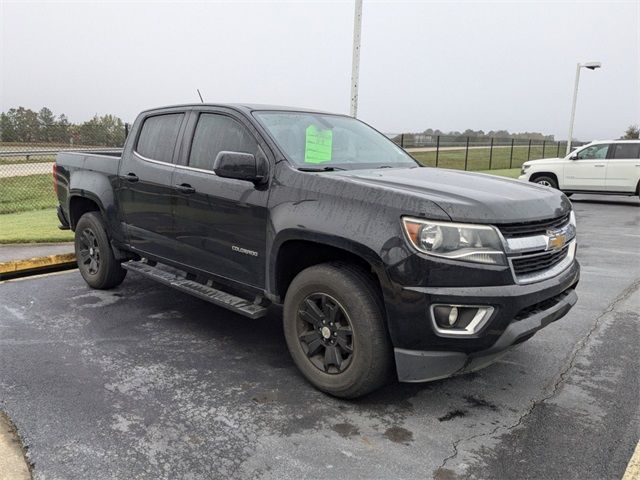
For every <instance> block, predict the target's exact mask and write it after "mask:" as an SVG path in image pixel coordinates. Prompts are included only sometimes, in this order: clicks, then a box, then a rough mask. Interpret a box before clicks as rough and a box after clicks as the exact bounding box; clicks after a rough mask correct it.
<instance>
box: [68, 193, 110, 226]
mask: <svg viewBox="0 0 640 480" xmlns="http://www.w3.org/2000/svg"><path fill="white" fill-rule="evenodd" d="M87 212H99V213H100V214H101V215H102V216H103V218H104V207H103V206H102V204H101V202H100V200H99V199H98V198H97V197H95V196H93V195H91V194H88V193H84V194H79V193H76V194H73V193H72V194H71V196H70V197H69V226H70V228H71V230H75V228H76V225H77V224H78V221H79V220H80V217H82V215H84V214H85V213H87Z"/></svg>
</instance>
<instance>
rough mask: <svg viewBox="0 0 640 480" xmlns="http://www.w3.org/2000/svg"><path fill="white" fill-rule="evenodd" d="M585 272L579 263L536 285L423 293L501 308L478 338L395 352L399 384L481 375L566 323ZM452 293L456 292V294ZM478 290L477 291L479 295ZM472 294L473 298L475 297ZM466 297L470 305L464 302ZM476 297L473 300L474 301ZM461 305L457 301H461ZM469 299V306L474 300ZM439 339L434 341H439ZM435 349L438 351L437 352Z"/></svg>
mask: <svg viewBox="0 0 640 480" xmlns="http://www.w3.org/2000/svg"><path fill="white" fill-rule="evenodd" d="M579 275H580V269H579V265H578V263H577V262H574V264H573V265H572V267H571V268H569V269H567V270H566V271H565V272H563V273H562V274H560V275H558V276H557V277H554V278H552V279H549V280H546V281H544V282H539V283H538V284H531V285H512V286H504V287H502V288H500V294H501V295H500V294H498V291H496V290H498V289H497V288H496V287H484V288H483V287H480V288H477V289H470V288H466V289H455V288H454V289H447V288H439V289H422V288H420V289H419V290H421V291H422V292H421V293H423V294H427V296H428V297H430V299H431V301H433V300H435V299H437V300H438V301H442V303H449V302H450V303H477V304H490V305H496V304H497V305H500V306H499V307H498V308H497V314H496V316H495V317H494V318H493V319H492V320H491V321H490V323H489V325H488V326H487V327H486V328H485V329H484V331H483V332H480V334H479V335H478V336H477V338H475V339H474V338H467V339H440V340H441V342H445V341H446V342H451V343H448V345H444V344H442V343H441V342H432V343H431V348H403V347H401V346H396V348H395V349H394V352H395V360H396V370H397V375H398V380H399V381H401V382H427V381H431V380H437V379H440V378H445V377H450V376H453V375H457V374H460V373H466V372H470V371H474V370H478V369H480V368H483V367H485V366H487V365H490V364H491V363H493V362H495V361H496V360H498V359H499V358H500V357H501V356H503V355H504V354H506V353H507V352H508V351H509V349H510V348H511V347H513V346H515V345H517V344H518V343H521V342H523V341H525V340H527V339H528V338H529V337H531V336H532V335H533V334H534V333H535V332H537V331H538V330H540V329H542V328H544V327H546V326H547V325H549V324H550V323H552V322H554V321H556V320H558V319H560V318H562V317H563V316H564V315H566V314H567V312H569V310H570V309H571V307H573V305H575V303H576V301H577V299H578V296H577V294H576V292H575V287H576V285H577V283H578V280H579ZM452 290H453V291H452ZM474 290H475V291H474ZM472 292H473V293H472ZM460 294H466V295H465V296H466V297H467V298H466V300H468V301H467V302H463V301H460V300H462V298H463V295H460ZM471 296H472V297H473V298H470V297H471ZM456 300H458V301H457V302H456ZM469 300H470V301H469ZM434 340H435V339H434ZM433 347H435V348H433Z"/></svg>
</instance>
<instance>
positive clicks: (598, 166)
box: [594, 165, 604, 168]
mask: <svg viewBox="0 0 640 480" xmlns="http://www.w3.org/2000/svg"><path fill="white" fill-rule="evenodd" d="M594 167H596V168H602V167H604V165H594Z"/></svg>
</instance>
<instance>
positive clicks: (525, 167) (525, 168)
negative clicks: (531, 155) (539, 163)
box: [520, 164, 531, 175]
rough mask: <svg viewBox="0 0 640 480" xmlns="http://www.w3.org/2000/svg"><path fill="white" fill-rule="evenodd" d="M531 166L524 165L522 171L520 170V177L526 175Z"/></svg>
mask: <svg viewBox="0 0 640 480" xmlns="http://www.w3.org/2000/svg"><path fill="white" fill-rule="evenodd" d="M530 166H531V165H524V164H523V165H522V170H520V175H524V174H525V173H527V169H528V168H529V167H530Z"/></svg>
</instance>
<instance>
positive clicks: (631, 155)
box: [607, 142, 640, 192]
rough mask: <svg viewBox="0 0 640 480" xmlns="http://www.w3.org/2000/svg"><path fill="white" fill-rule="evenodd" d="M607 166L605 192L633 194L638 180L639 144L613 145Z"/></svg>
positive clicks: (639, 167) (639, 164)
mask: <svg viewBox="0 0 640 480" xmlns="http://www.w3.org/2000/svg"><path fill="white" fill-rule="evenodd" d="M610 157H611V158H609V165H608V166H607V191H609V192H635V190H636V186H637V185H638V179H639V178H640V142H628V143H627V142H625V143H622V142H621V143H614V144H613V146H612V152H611V154H610Z"/></svg>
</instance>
